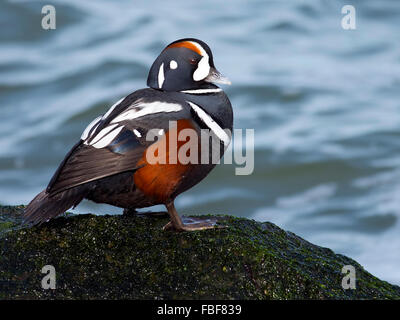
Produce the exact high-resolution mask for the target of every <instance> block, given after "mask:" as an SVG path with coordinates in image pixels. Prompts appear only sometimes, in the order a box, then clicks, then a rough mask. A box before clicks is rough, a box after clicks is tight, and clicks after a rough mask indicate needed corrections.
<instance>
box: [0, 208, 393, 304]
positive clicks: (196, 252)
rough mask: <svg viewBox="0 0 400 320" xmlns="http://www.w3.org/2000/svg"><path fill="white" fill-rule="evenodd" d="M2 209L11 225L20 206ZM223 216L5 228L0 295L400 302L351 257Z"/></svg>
mask: <svg viewBox="0 0 400 320" xmlns="http://www.w3.org/2000/svg"><path fill="white" fill-rule="evenodd" d="M8 208H9V211H7V210H8V209H7V208H4V207H3V208H1V209H0V222H1V221H5V220H6V218H5V215H6V216H7V217H8V218H7V219H8V222H10V221H11V220H12V219H11V220H10V216H14V218H13V219H14V222H13V223H14V224H15V225H17V221H18V217H19V213H20V211H21V210H22V208H21V207H20V208H14V207H8ZM7 212H10V214H7ZM18 212H19V213H18ZM219 219H220V223H221V224H222V225H225V226H226V228H221V229H214V230H205V231H199V232H187V233H171V232H165V231H163V230H162V226H163V225H164V224H165V223H166V222H167V219H166V218H165V217H158V218H144V217H138V216H133V215H132V216H120V215H118V216H95V215H77V216H69V217H60V218H58V219H55V220H52V221H50V222H48V223H46V224H44V225H42V226H36V227H33V228H24V229H19V230H14V231H11V232H7V233H5V234H3V237H2V238H1V239H0V280H3V281H2V282H0V298H7V299H10V298H11V299H13V298H19V299H28V298H29V299H48V298H61V299H89V298H90V299H216V298H218V299H398V298H400V288H399V287H397V286H393V285H391V284H389V283H387V282H384V281H381V280H379V279H377V278H375V277H374V276H372V275H371V274H369V273H368V272H367V271H365V270H364V269H363V268H362V267H361V266H360V265H359V264H358V263H357V262H355V261H353V260H352V259H350V258H347V257H345V256H343V255H336V254H335V253H334V252H333V251H332V250H330V249H327V248H322V247H318V246H315V245H313V244H311V243H309V242H307V241H305V240H303V239H301V238H300V237H298V236H296V235H295V234H293V233H291V232H285V231H284V230H282V229H280V228H278V227H277V226H275V225H273V224H272V223H268V222H265V223H260V222H256V221H252V220H248V219H243V218H235V217H230V216H219ZM10 227H12V226H11V225H8V227H7V228H8V229H10ZM48 264H50V265H53V266H54V267H55V269H56V272H57V289H56V290H43V289H42V288H41V280H42V277H43V276H44V275H43V274H41V268H42V267H43V266H44V265H48ZM348 264H351V265H353V266H354V267H355V268H356V271H357V273H356V275H357V282H356V286H357V288H356V289H355V290H351V289H350V290H344V289H342V287H341V281H342V277H343V276H344V275H343V274H342V273H341V269H342V267H343V266H344V265H348ZM5 283H6V285H4V284H5Z"/></svg>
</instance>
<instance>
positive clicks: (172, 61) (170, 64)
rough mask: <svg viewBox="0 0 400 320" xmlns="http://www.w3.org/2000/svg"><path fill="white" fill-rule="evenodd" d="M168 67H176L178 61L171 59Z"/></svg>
mask: <svg viewBox="0 0 400 320" xmlns="http://www.w3.org/2000/svg"><path fill="white" fill-rule="evenodd" d="M169 67H170V68H171V69H173V70H174V69H176V68H178V63H177V62H176V61H175V60H171V62H170V63H169Z"/></svg>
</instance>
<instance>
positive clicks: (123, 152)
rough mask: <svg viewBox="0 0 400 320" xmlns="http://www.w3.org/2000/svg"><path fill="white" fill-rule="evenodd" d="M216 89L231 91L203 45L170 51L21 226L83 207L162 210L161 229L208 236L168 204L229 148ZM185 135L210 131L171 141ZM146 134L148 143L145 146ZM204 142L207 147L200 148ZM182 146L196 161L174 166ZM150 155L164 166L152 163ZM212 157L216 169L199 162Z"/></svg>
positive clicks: (90, 135)
mask: <svg viewBox="0 0 400 320" xmlns="http://www.w3.org/2000/svg"><path fill="white" fill-rule="evenodd" d="M214 83H224V84H230V82H229V80H228V79H227V78H225V77H223V76H222V75H221V74H220V73H219V72H218V71H217V69H216V68H215V66H214V61H213V56H212V53H211V50H210V48H209V47H208V45H207V44H205V43H204V42H203V41H200V40H197V39H194V38H185V39H180V40H177V41H174V42H172V43H170V44H169V45H168V46H167V47H166V48H165V49H164V50H163V51H162V52H161V54H160V55H159V56H158V57H157V59H156V60H155V61H154V63H153V65H152V66H151V69H150V72H149V75H148V78H147V85H148V87H149V88H146V89H141V90H137V91H135V92H133V93H131V94H130V95H128V96H127V97H125V98H123V99H121V100H119V101H118V102H117V103H115V104H114V105H113V106H112V107H111V108H110V109H109V110H108V111H107V112H106V113H105V114H104V115H101V116H99V117H97V118H96V119H94V120H93V121H92V122H91V123H90V124H89V125H88V127H87V128H86V129H85V130H84V132H83V133H82V136H81V139H80V140H79V142H78V143H76V144H75V146H73V147H72V149H71V150H70V151H69V152H68V154H67V155H66V157H65V158H64V160H63V161H62V163H61V164H60V166H59V167H58V169H57V171H56V172H55V173H54V175H53V177H52V179H51V181H50V183H49V185H48V186H47V188H46V189H45V190H43V191H42V192H41V193H39V194H38V195H37V196H36V197H35V198H34V199H33V200H32V201H31V202H30V203H29V205H28V206H27V208H26V209H25V212H24V215H23V217H24V221H25V222H26V223H28V224H37V223H43V222H45V221H47V220H49V219H50V218H53V217H56V216H57V215H59V214H61V213H63V212H65V211H66V210H68V209H69V208H71V207H75V206H77V205H78V204H79V203H80V202H81V201H82V200H83V199H89V200H92V201H94V202H97V203H107V204H111V205H114V206H117V207H121V208H125V209H129V210H134V209H136V208H144V207H148V206H153V205H157V204H164V205H165V206H166V208H167V210H168V214H169V216H170V222H169V223H168V224H167V225H166V226H165V227H164V228H165V229H172V230H176V231H193V230H202V229H208V228H213V227H214V226H215V221H213V220H199V219H192V220H191V221H190V222H187V223H184V221H183V220H182V219H181V218H180V217H179V215H178V213H177V211H176V210H175V207H174V199H175V198H176V197H177V196H178V195H179V194H181V193H182V192H184V191H186V190H188V189H189V188H191V187H193V186H194V185H196V184H197V183H199V182H200V181H201V180H202V179H204V178H205V177H206V176H207V175H208V173H209V172H210V171H211V170H212V169H213V168H214V167H215V165H216V162H218V160H219V159H220V157H221V156H222V154H223V152H224V150H225V149H226V147H227V145H228V144H229V143H230V138H231V136H230V134H229V133H230V131H231V130H232V123H233V114H232V107H231V103H230V101H229V99H228V97H227V96H226V94H225V93H224V92H223V91H222V89H221V88H219V87H217V86H216V85H215V84H214ZM171 124H172V125H171ZM185 129H190V130H189V131H190V132H194V133H195V134H196V135H197V137H200V135H201V130H202V129H206V130H207V129H208V130H209V132H210V136H209V137H208V138H207V139H206V140H204V139H189V140H188V139H181V138H178V139H177V137H180V136H181V133H182V132H183V130H185ZM154 130H156V134H155V135H154ZM150 132H152V133H153V138H154V139H148V135H149V133H150ZM186 132H188V131H187V130H186ZM188 136H189V138H190V137H191V135H190V134H189V135H188ZM214 138H215V139H214ZM192 140H193V141H194V142H192ZM204 141H207V144H208V142H209V141H211V145H208V146H206V147H205V148H202V147H203V146H204V145H206V144H205V143H204ZM215 141H217V142H215ZM188 145H189V147H193V148H192V149H190V148H189V147H188ZM162 146H164V148H162ZM165 146H166V147H165ZM184 146H185V150H183V151H187V150H188V149H190V151H191V152H192V150H195V151H197V150H199V152H198V153H199V154H198V155H194V158H193V157H192V158H191V159H192V160H193V159H194V161H186V160H185V161H182V160H181V159H180V158H179V154H182V155H186V156H187V152H182V153H181V152H180V151H181V149H180V148H184ZM150 150H152V152H153V156H157V157H158V158H157V159H164V160H165V159H166V161H164V162H163V161H152V160H151V157H149V156H148V155H149V151H150ZM200 150H201V152H200ZM204 150H205V151H204ZM214 151H219V154H218V152H217V161H200V158H202V159H208V160H212V159H211V158H212V157H213V155H212V153H213V152H214ZM171 155H172V156H171ZM177 155H178V157H177ZM161 156H163V158H162V157H161ZM190 156H191V155H190ZM153 158H154V157H153ZM188 221H189V220H188Z"/></svg>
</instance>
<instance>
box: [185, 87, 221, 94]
mask: <svg viewBox="0 0 400 320" xmlns="http://www.w3.org/2000/svg"><path fill="white" fill-rule="evenodd" d="M221 91H222V89H221V88H217V89H194V90H182V91H181V92H183V93H193V94H203V93H216V92H221Z"/></svg>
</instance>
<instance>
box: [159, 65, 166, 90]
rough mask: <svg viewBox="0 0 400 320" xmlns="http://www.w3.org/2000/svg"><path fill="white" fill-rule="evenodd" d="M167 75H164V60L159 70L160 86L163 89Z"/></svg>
mask: <svg viewBox="0 0 400 320" xmlns="http://www.w3.org/2000/svg"><path fill="white" fill-rule="evenodd" d="M164 80H165V77H164V62H163V63H161V66H160V69H159V70H158V87H159V88H160V89H161V87H162V85H163V83H164Z"/></svg>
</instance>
